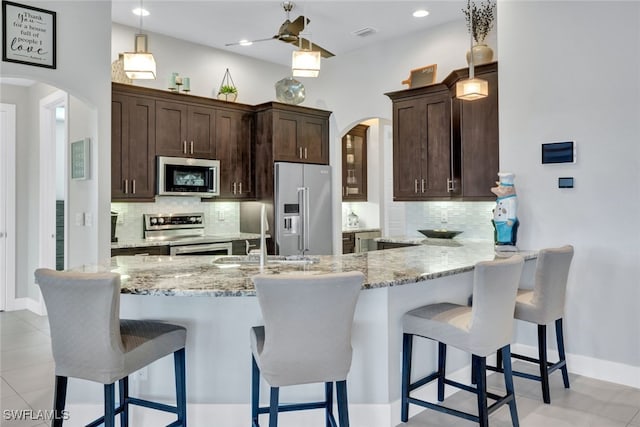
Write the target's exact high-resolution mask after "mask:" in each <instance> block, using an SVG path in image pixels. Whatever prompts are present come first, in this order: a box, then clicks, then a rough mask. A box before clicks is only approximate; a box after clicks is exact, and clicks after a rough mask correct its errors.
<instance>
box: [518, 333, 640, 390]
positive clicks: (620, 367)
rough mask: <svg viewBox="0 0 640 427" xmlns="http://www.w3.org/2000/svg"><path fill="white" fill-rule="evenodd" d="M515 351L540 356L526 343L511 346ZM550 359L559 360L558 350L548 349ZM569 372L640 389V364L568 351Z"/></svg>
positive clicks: (536, 350) (535, 349) (534, 348)
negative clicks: (613, 360)
mask: <svg viewBox="0 0 640 427" xmlns="http://www.w3.org/2000/svg"><path fill="white" fill-rule="evenodd" d="M511 348H512V351H513V352H514V353H519V354H523V355H525V356H530V357H535V358H537V357H538V348H537V347H534V346H529V345H524V344H514V345H512V346H511ZM547 353H548V357H549V360H550V361H555V360H558V352H557V351H555V350H547ZM566 356H567V368H568V369H569V372H571V373H574V374H578V375H582V376H585V377H589V378H593V379H597V380H602V381H608V382H612V383H616V384H621V385H626V386H629V387H634V388H638V389H640V366H631V365H626V364H624V363H618V362H611V361H609V360H602V359H596V358H594V357H589V356H582V355H579V354H571V353H567V355H566Z"/></svg>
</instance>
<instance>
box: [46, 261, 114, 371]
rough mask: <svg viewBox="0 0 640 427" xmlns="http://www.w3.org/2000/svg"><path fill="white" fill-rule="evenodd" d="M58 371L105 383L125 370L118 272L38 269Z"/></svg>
mask: <svg viewBox="0 0 640 427" xmlns="http://www.w3.org/2000/svg"><path fill="white" fill-rule="evenodd" d="M35 277H36V282H37V283H38V285H39V286H40V290H41V292H42V296H43V297H44V302H45V305H46V307H47V313H48V316H49V325H50V329H51V346H52V350H53V359H54V361H55V365H56V366H55V370H56V375H60V376H65V377H75V378H82V379H86V380H91V381H97V382H102V383H104V380H105V379H106V378H110V377H111V376H112V373H113V372H118V371H123V370H124V366H123V364H124V358H123V353H124V348H123V344H122V338H121V336H120V319H119V315H120V275H118V274H115V273H75V272H60V271H55V270H50V269H42V268H41V269H38V270H36V272H35Z"/></svg>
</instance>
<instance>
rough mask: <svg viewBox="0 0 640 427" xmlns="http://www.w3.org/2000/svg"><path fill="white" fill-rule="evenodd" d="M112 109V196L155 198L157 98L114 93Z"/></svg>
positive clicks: (120, 198)
mask: <svg viewBox="0 0 640 427" xmlns="http://www.w3.org/2000/svg"><path fill="white" fill-rule="evenodd" d="M111 111H112V122H111V128H112V136H111V198H112V199H113V200H118V199H119V200H130V199H140V200H153V197H154V194H155V170H156V169H155V101H153V100H150V99H146V98H137V97H132V96H127V95H121V94H117V93H114V94H113V96H112V102H111Z"/></svg>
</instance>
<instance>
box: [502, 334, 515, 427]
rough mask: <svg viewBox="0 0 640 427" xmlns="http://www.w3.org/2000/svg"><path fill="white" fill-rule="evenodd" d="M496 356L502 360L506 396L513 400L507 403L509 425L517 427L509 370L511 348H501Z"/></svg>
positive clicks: (511, 374)
mask: <svg viewBox="0 0 640 427" xmlns="http://www.w3.org/2000/svg"><path fill="white" fill-rule="evenodd" d="M498 354H499V355H501V356H502V359H503V360H504V364H503V366H504V384H505V387H506V389H507V396H508V395H511V396H513V399H512V400H511V401H510V402H509V411H510V412H511V424H512V425H513V427H519V425H520V422H519V421H518V409H517V408H516V396H515V388H514V387H513V371H512V369H511V346H509V345H507V346H504V347H502V350H500V351H498Z"/></svg>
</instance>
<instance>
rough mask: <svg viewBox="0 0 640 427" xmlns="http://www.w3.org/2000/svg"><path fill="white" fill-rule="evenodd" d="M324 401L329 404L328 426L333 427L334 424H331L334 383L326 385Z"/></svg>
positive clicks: (327, 412)
mask: <svg viewBox="0 0 640 427" xmlns="http://www.w3.org/2000/svg"><path fill="white" fill-rule="evenodd" d="M324 400H325V402H326V403H327V409H326V426H327V427H333V423H332V422H331V419H332V418H333V383H330V382H328V383H324Z"/></svg>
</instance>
